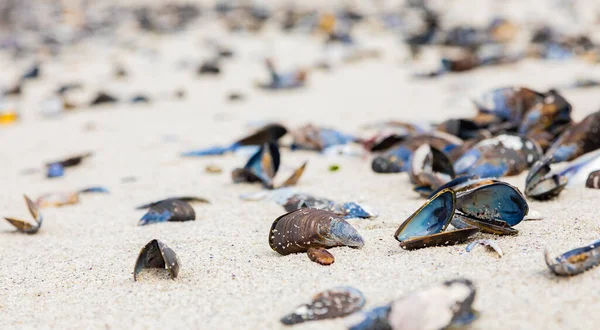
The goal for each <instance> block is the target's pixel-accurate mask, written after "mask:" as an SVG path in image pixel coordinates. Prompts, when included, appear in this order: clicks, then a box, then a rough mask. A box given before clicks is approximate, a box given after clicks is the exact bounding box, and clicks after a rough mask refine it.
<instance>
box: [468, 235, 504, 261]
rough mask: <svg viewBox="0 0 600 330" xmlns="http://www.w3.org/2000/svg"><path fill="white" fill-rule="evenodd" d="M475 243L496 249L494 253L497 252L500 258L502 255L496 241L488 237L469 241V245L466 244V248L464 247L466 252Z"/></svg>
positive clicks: (475, 244) (469, 250)
mask: <svg viewBox="0 0 600 330" xmlns="http://www.w3.org/2000/svg"><path fill="white" fill-rule="evenodd" d="M477 245H483V246H487V247H488V248H490V249H492V250H494V251H496V253H498V255H499V256H500V258H502V256H503V255H504V254H503V253H502V248H500V245H498V243H496V241H492V240H490V239H480V240H476V241H475V242H471V243H470V244H469V245H467V248H466V250H467V252H471V250H472V249H473V248H474V247H475V246H477Z"/></svg>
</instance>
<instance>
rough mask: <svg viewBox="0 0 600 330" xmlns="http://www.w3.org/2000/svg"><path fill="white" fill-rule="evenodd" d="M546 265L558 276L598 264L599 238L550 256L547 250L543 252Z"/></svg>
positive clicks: (580, 271)
mask: <svg viewBox="0 0 600 330" xmlns="http://www.w3.org/2000/svg"><path fill="white" fill-rule="evenodd" d="M544 258H545V260H546V265H548V268H550V270H551V271H552V272H553V273H554V274H556V275H558V276H573V275H578V274H581V273H583V272H585V271H586V270H589V269H591V268H593V267H596V266H597V265H598V264H600V240H597V241H594V242H591V243H589V244H588V245H586V246H583V247H580V248H576V249H573V250H571V251H567V252H565V253H563V254H562V255H560V256H558V257H556V258H551V257H550V254H549V253H548V250H546V251H545V252H544Z"/></svg>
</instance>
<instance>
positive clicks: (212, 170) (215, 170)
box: [204, 165, 223, 174]
mask: <svg viewBox="0 0 600 330" xmlns="http://www.w3.org/2000/svg"><path fill="white" fill-rule="evenodd" d="M204 171H205V172H206V173H212V174H218V173H222V172H223V169H222V168H221V167H220V166H218V165H206V167H205V168H204Z"/></svg>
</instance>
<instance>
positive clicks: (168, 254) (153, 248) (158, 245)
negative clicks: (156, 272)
mask: <svg viewBox="0 0 600 330" xmlns="http://www.w3.org/2000/svg"><path fill="white" fill-rule="evenodd" d="M179 264H180V263H179V259H178V258H177V255H176V254H175V252H174V251H173V250H172V249H171V248H170V247H168V246H167V245H166V244H165V243H163V242H161V241H159V240H157V239H153V240H151V241H150V242H148V244H146V246H144V248H142V250H141V251H140V254H139V255H138V258H137V260H136V261H135V268H134V270H133V280H134V281H137V275H138V274H139V273H140V272H141V271H142V269H145V268H159V269H166V270H167V271H168V272H169V274H170V275H171V278H172V279H175V278H176V277H177V275H178V274H179V267H180V266H179Z"/></svg>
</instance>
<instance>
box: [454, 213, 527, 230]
mask: <svg viewBox="0 0 600 330" xmlns="http://www.w3.org/2000/svg"><path fill="white" fill-rule="evenodd" d="M451 223H452V226H454V228H457V229H464V228H472V227H476V228H478V229H479V230H480V231H481V232H482V233H487V234H495V235H517V234H518V233H519V231H518V230H517V229H514V228H511V227H509V226H508V225H507V224H506V222H504V221H481V220H478V219H475V218H471V217H468V216H466V215H464V214H454V217H453V218H452V221H451Z"/></svg>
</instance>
